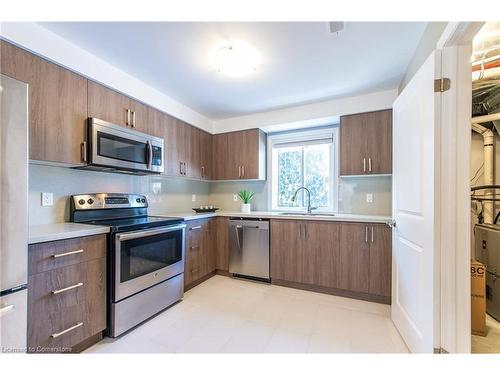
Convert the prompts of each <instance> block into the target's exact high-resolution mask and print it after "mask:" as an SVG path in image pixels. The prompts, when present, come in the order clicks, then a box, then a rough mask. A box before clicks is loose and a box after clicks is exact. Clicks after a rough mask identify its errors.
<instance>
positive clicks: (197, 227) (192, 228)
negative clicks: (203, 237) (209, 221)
mask: <svg viewBox="0 0 500 375" xmlns="http://www.w3.org/2000/svg"><path fill="white" fill-rule="evenodd" d="M196 229H201V225H197V226H195V227H191V228H189V230H196Z"/></svg>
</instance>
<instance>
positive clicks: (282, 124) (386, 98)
mask: <svg viewBox="0 0 500 375" xmlns="http://www.w3.org/2000/svg"><path fill="white" fill-rule="evenodd" d="M397 96H398V90H397V89H396V88H395V89H392V90H385V91H380V92H374V93H370V94H364V95H357V96H351V97H346V98H338V99H332V100H327V101H322V102H317V103H311V104H305V105H298V106H294V107H289V108H284V109H279V110H275V111H267V112H261V113H255V114H252V115H247V116H239V117H233V118H229V119H224V120H217V121H214V123H213V133H225V132H229V131H234V130H242V129H251V128H261V129H263V130H264V131H266V132H275V131H282V130H290V129H299V128H305V127H313V126H321V125H327V124H334V123H338V122H339V118H340V116H343V115H348V114H353V113H362V112H370V111H377V110H381V109H388V108H392V103H394V100H395V99H396V98H397Z"/></svg>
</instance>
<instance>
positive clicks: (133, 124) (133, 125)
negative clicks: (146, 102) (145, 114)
mask: <svg viewBox="0 0 500 375" xmlns="http://www.w3.org/2000/svg"><path fill="white" fill-rule="evenodd" d="M132 127H133V128H135V111H132Z"/></svg>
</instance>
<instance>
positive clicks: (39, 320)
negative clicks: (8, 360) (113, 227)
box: [28, 235, 106, 353]
mask: <svg viewBox="0 0 500 375" xmlns="http://www.w3.org/2000/svg"><path fill="white" fill-rule="evenodd" d="M75 246H76V247H75ZM28 258H29V265H28V273H29V278H28V353H43V352H44V353H61V352H71V351H73V350H74V348H75V347H78V346H79V345H81V344H82V343H83V342H84V341H85V340H88V339H90V338H92V337H93V336H97V337H98V338H100V335H101V334H102V331H103V330H105V329H106V236H105V235H98V236H90V237H82V238H77V239H70V240H61V241H54V242H46V243H40V244H35V245H30V246H29V251H28Z"/></svg>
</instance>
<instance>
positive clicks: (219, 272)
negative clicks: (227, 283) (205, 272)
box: [215, 270, 232, 277]
mask: <svg viewBox="0 0 500 375" xmlns="http://www.w3.org/2000/svg"><path fill="white" fill-rule="evenodd" d="M215 273H216V274H217V275H221V276H228V277H231V276H232V274H230V273H229V271H227V270H215Z"/></svg>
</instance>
